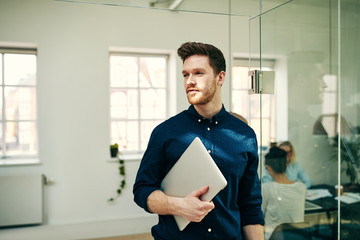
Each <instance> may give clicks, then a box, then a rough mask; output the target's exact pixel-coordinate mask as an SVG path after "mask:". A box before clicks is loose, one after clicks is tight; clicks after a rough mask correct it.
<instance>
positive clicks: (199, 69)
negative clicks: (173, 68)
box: [182, 67, 205, 73]
mask: <svg viewBox="0 0 360 240" xmlns="http://www.w3.org/2000/svg"><path fill="white" fill-rule="evenodd" d="M191 71H205V68H202V67H199V68H193V69H190V70H186V69H185V70H182V73H184V72H191Z"/></svg>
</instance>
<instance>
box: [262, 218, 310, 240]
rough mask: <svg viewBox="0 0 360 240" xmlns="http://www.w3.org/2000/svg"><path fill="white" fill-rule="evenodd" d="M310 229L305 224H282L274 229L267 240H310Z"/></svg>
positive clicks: (308, 225)
mask: <svg viewBox="0 0 360 240" xmlns="http://www.w3.org/2000/svg"><path fill="white" fill-rule="evenodd" d="M310 228H311V225H310V224H309V223H307V222H299V223H282V224H280V225H278V226H277V227H276V228H275V230H274V231H273V232H272V234H271V236H270V238H269V240H311V231H310Z"/></svg>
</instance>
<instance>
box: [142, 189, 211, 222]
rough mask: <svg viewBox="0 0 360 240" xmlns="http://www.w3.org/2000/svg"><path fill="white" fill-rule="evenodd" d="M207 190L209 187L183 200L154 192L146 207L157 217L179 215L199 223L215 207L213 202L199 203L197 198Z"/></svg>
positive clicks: (157, 191)
mask: <svg viewBox="0 0 360 240" xmlns="http://www.w3.org/2000/svg"><path fill="white" fill-rule="evenodd" d="M208 190H209V187H208V186H205V187H202V188H200V189H198V190H195V191H193V192H192V193H190V194H189V195H188V196H186V197H184V198H179V197H171V196H168V195H166V194H165V193H163V192H162V191H160V190H156V191H154V192H152V193H151V194H150V195H149V197H148V199H147V207H148V209H149V210H150V211H151V212H153V213H156V214H159V215H179V216H182V217H184V218H186V219H187V220H189V221H191V222H200V221H201V220H202V219H203V218H204V217H205V216H206V215H207V214H208V213H209V212H210V211H211V210H212V209H214V207H215V206H214V203H213V202H207V201H201V200H200V198H199V197H200V196H201V195H203V194H205V193H206V192H207V191H208Z"/></svg>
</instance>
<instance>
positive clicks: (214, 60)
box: [177, 42, 226, 74]
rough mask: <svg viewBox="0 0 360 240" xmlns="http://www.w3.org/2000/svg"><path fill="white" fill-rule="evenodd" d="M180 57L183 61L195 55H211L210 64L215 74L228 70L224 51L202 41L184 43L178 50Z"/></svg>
mask: <svg viewBox="0 0 360 240" xmlns="http://www.w3.org/2000/svg"><path fill="white" fill-rule="evenodd" d="M177 52H178V55H179V57H180V58H181V60H182V61H183V62H185V60H186V59H187V58H188V57H191V56H193V55H202V56H208V57H209V64H210V66H211V67H212V68H213V70H214V73H215V74H219V73H220V72H221V71H224V72H225V70H226V62H225V58H224V55H223V53H222V52H221V51H220V50H219V49H218V48H217V47H215V46H213V45H211V44H206V43H201V42H186V43H183V44H182V45H181V46H180V47H179V49H178V50H177Z"/></svg>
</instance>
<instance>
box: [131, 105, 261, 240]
mask: <svg viewBox="0 0 360 240" xmlns="http://www.w3.org/2000/svg"><path fill="white" fill-rule="evenodd" d="M195 137H199V138H200V139H201V141H202V142H203V144H204V145H205V147H206V149H208V152H209V153H210V155H211V156H212V158H213V159H214V161H215V163H216V164H217V166H218V167H219V169H220V171H221V172H222V174H223V175H224V177H225V178H226V180H227V183H228V184H227V186H226V187H225V188H224V189H223V190H222V191H220V192H219V193H218V194H217V195H216V197H215V198H214V199H213V202H214V204H215V208H214V209H213V210H212V211H211V212H210V213H209V214H208V215H206V217H205V218H204V219H203V220H202V221H201V222H199V223H195V222H191V223H190V224H189V225H188V226H187V227H186V228H185V229H184V230H183V231H179V229H178V227H177V225H176V222H175V220H174V217H173V216H171V215H159V222H158V224H157V225H155V226H154V227H153V228H152V235H153V237H154V238H155V239H164V240H166V239H171V240H177V239H179V240H184V239H188V240H192V239H206V240H211V239H221V240H232V239H236V240H239V239H243V237H242V226H244V225H249V224H261V225H263V224H264V217H263V213H262V210H261V202H262V198H261V186H260V182H259V177H258V175H257V168H258V154H257V141H256V135H255V133H254V131H253V130H252V129H251V128H250V127H249V126H248V125H247V124H245V123H244V122H242V121H241V120H239V119H238V118H236V117H234V116H232V115H231V114H229V113H228V112H227V111H226V110H225V108H224V107H222V109H221V111H220V112H219V113H218V114H216V115H215V116H214V117H212V118H211V119H206V118H204V117H202V116H201V115H199V114H198V113H197V111H196V110H195V108H194V106H193V105H191V106H190V107H189V109H188V110H185V111H183V112H181V113H179V114H177V115H176V116H174V117H172V118H170V119H168V120H166V121H165V122H163V123H161V124H160V125H158V126H157V127H156V128H155V129H154V131H153V132H152V134H151V137H150V141H149V144H148V147H147V150H146V151H145V153H144V156H143V159H142V161H141V163H140V167H139V170H138V173H137V176H136V180H135V184H134V188H133V192H134V200H135V202H136V203H137V204H138V205H139V206H140V207H142V208H144V209H145V210H146V211H148V212H150V210H149V209H148V206H147V198H148V197H149V195H150V194H151V193H152V192H153V191H155V190H161V188H160V185H161V181H162V180H163V178H164V177H165V175H166V174H167V173H168V172H169V170H170V169H171V168H172V166H174V164H175V163H176V161H177V160H178V159H179V157H180V156H181V155H182V153H183V152H184V151H185V149H186V148H187V147H188V146H189V145H190V143H191V142H192V141H193V140H194V138H195ZM194 161H196V159H194ZM194 190H196V189H194Z"/></svg>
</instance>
